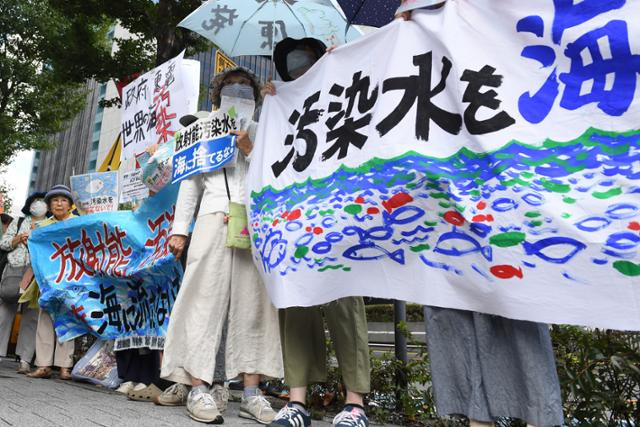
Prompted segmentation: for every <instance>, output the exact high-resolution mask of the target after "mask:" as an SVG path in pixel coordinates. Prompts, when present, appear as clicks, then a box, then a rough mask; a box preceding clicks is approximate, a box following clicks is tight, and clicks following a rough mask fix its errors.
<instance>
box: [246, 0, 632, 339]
mask: <svg viewBox="0 0 640 427" xmlns="http://www.w3.org/2000/svg"><path fill="white" fill-rule="evenodd" d="M638 14H640V3H637V2H629V1H624V0H621V1H616V2H599V1H584V2H580V3H576V4H575V5H574V4H572V3H571V2H564V1H557V0H556V1H552V0H548V1H541V2H537V3H536V5H535V7H533V6H532V5H530V4H528V3H526V2H520V1H516V0H504V1H500V2H495V1H493V0H474V1H466V0H463V1H449V2H447V3H446V4H445V6H444V7H443V8H442V9H439V10H438V11H433V10H416V11H414V12H413V17H412V20H411V21H408V22H404V21H395V22H393V23H392V24H390V25H389V26H387V27H385V28H382V29H380V30H379V31H377V32H375V33H372V34H370V35H369V36H368V37H365V38H363V39H361V40H358V41H356V42H354V43H353V44H351V45H348V46H345V47H343V48H338V49H336V50H335V51H334V52H332V53H331V54H330V55H325V56H324V57H323V58H322V59H321V60H320V61H319V62H318V63H317V64H316V65H315V66H314V67H313V68H312V69H311V70H309V71H308V72H307V74H305V75H304V76H302V77H301V78H300V79H298V80H296V81H294V82H292V83H288V84H284V85H281V86H279V87H278V93H277V95H276V96H273V97H267V99H266V102H265V104H264V107H263V110H262V116H261V118H260V126H259V130H258V138H257V139H258V140H257V142H256V145H255V148H254V152H253V153H252V161H251V167H250V172H249V190H250V192H251V196H250V200H249V202H248V212H249V219H250V225H251V227H252V238H253V239H252V240H253V246H254V247H253V250H254V257H255V259H256V262H257V265H258V266H259V269H260V270H261V271H262V273H263V275H264V279H265V282H266V285H267V288H268V290H269V293H270V295H271V297H272V300H273V302H274V304H275V305H276V306H278V307H287V306H308V305H316V304H321V303H325V302H327V301H330V300H333V299H336V298H340V297H344V296H350V295H370V296H376V297H383V298H395V299H401V300H408V301H416V302H420V303H423V304H428V305H434V306H441V307H452V308H458V309H464V310H473V311H479V312H485V313H491V314H497V315H502V316H506V317H510V318H515V319H526V320H532V321H541V322H551V323H571V324H581V325H587V326H600V327H608V328H615V329H627V330H640V306H639V305H638V304H637V301H640V198H639V195H640V131H639V130H638V123H640V102H638V90H637V84H638V79H637V78H638V72H640V47H638V45H637V43H635V44H633V43H632V41H634V40H638V39H639V38H640V25H639V23H638V20H637V19H631V18H630V17H635V16H638ZM469 22H473V26H469V24H468V23H469ZM478 34H482V37H478ZM380 58H385V61H384V62H385V66H384V67H381V66H380V60H379V59H380Z"/></svg>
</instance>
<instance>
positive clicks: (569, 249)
mask: <svg viewBox="0 0 640 427" xmlns="http://www.w3.org/2000/svg"><path fill="white" fill-rule="evenodd" d="M522 246H523V247H524V251H525V252H526V254H527V255H535V256H537V257H538V258H541V259H543V260H545V261H547V262H552V263H554V264H564V263H566V262H567V261H569V260H570V259H571V258H573V257H574V256H575V255H576V254H577V253H578V252H580V251H582V250H584V249H585V248H586V247H587V245H585V244H584V243H582V242H580V241H578V240H576V239H572V238H571V237H562V236H554V237H547V238H546V239H542V240H538V241H537V242H535V243H530V242H522ZM560 248H566V251H565V252H564V253H562V254H561V255H560V256H558V255H556V254H557V253H558V250H559V249H560ZM545 252H547V253H545ZM552 253H553V255H552Z"/></svg>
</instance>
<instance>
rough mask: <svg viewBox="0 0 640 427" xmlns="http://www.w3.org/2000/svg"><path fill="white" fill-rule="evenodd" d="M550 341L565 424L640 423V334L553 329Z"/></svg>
mask: <svg viewBox="0 0 640 427" xmlns="http://www.w3.org/2000/svg"><path fill="white" fill-rule="evenodd" d="M552 337H553V343H554V347H555V352H556V363H557V366H558V374H559V376H560V383H561V385H562V398H563V402H564V408H565V418H566V423H567V425H575V426H578V425H602V426H606V425H609V426H614V425H615V426H617V425H624V424H623V423H627V424H626V425H638V424H639V423H640V407H639V406H638V396H640V369H639V366H640V334H638V333H623V332H618V331H609V330H597V329H596V330H593V331H591V330H587V329H584V328H579V327H573V326H554V327H553V330H552ZM632 423H633V424H632Z"/></svg>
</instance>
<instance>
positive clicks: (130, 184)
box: [120, 169, 149, 203]
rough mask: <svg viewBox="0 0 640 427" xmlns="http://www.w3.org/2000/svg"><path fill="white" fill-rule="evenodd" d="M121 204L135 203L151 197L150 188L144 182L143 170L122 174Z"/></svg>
mask: <svg viewBox="0 0 640 427" xmlns="http://www.w3.org/2000/svg"><path fill="white" fill-rule="evenodd" d="M120 182H121V185H120V188H121V193H120V203H127V202H135V201H139V200H142V199H145V198H147V197H149V188H148V187H147V186H146V185H144V182H143V181H142V169H136V170H133V171H130V172H125V173H123V174H122V179H121V181H120Z"/></svg>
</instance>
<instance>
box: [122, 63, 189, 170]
mask: <svg viewBox="0 0 640 427" xmlns="http://www.w3.org/2000/svg"><path fill="white" fill-rule="evenodd" d="M183 56H184V52H182V53H181V54H180V55H178V56H177V57H175V58H173V59H171V60H169V61H167V62H165V63H164V64H162V65H160V66H158V67H156V68H154V69H153V70H151V71H149V72H147V73H145V74H144V75H142V76H140V77H138V78H137V79H135V80H134V81H133V82H131V83H129V84H128V85H127V86H125V88H124V89H123V91H122V108H123V112H122V144H123V148H122V158H123V159H129V158H132V157H134V156H135V155H137V154H140V153H142V152H143V151H144V150H145V148H147V147H148V146H150V145H153V144H162V143H164V142H167V141H168V140H169V139H170V138H171V137H172V136H173V135H174V134H175V132H176V131H177V130H178V129H179V128H180V123H179V120H180V117H182V116H183V115H185V114H192V113H194V112H195V111H196V109H197V99H198V93H199V85H198V82H199V81H200V68H199V65H196V64H199V63H197V61H186V60H184V59H183ZM194 62H196V64H194ZM194 99H195V101H194Z"/></svg>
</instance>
